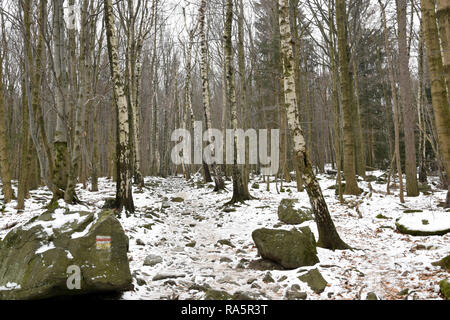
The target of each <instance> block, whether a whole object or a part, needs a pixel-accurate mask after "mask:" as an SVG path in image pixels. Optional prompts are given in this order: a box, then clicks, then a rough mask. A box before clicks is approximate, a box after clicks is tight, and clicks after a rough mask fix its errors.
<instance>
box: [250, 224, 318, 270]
mask: <svg viewBox="0 0 450 320" xmlns="http://www.w3.org/2000/svg"><path fill="white" fill-rule="evenodd" d="M252 238H253V241H254V242H255V245H256V247H257V248H258V252H259V254H260V255H261V257H263V258H265V259H269V260H272V261H275V262H276V263H278V264H280V265H282V266H283V267H284V268H286V269H295V268H298V267H302V266H312V265H315V264H316V263H318V262H319V258H317V250H316V241H315V238H314V234H313V233H312V232H311V230H310V229H309V228H308V227H304V228H300V229H299V230H298V229H296V228H293V229H292V230H290V231H288V230H273V229H266V228H263V229H257V230H255V231H253V233H252Z"/></svg>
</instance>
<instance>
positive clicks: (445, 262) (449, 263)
mask: <svg viewBox="0 0 450 320" xmlns="http://www.w3.org/2000/svg"><path fill="white" fill-rule="evenodd" d="M431 264H432V265H433V266H437V267H441V268H444V269H447V270H450V255H448V256H446V257H445V258H442V259H441V260H439V261H436V262H432V263H431Z"/></svg>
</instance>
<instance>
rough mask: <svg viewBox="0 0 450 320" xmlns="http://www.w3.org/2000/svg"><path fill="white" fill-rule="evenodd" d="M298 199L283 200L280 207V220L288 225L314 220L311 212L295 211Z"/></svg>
mask: <svg viewBox="0 0 450 320" xmlns="http://www.w3.org/2000/svg"><path fill="white" fill-rule="evenodd" d="M296 203H298V200H297V199H283V200H281V202H280V205H279V206H278V218H279V219H280V221H282V222H284V223H286V224H301V223H303V222H305V221H309V220H314V216H313V215H312V213H311V211H304V210H302V209H294V204H296Z"/></svg>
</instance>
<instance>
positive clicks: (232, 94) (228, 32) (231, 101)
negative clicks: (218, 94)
mask: <svg viewBox="0 0 450 320" xmlns="http://www.w3.org/2000/svg"><path fill="white" fill-rule="evenodd" d="M232 29H233V0H227V3H226V20H225V33H224V41H225V46H224V49H225V52H224V57H225V59H226V66H227V73H226V88H227V100H228V105H229V106H230V107H231V123H232V125H233V130H237V129H238V119H237V103H236V91H235V86H234V68H233V44H232V40H231V36H232ZM233 139H234V143H233V146H234V152H233V168H232V177H233V197H232V198H231V201H230V204H232V203H236V202H244V201H245V200H250V199H251V197H250V194H249V193H248V189H247V190H246V189H245V188H244V180H243V177H242V171H241V170H240V168H239V166H238V164H237V137H236V135H233ZM244 147H245V146H244ZM246 191H247V192H246Z"/></svg>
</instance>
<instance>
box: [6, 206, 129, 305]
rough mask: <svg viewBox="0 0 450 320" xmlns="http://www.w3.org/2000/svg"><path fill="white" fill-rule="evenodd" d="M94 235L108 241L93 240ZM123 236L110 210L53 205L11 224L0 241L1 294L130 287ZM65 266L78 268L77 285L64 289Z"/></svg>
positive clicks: (24, 296) (40, 295) (23, 296)
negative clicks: (96, 211)
mask: <svg viewBox="0 0 450 320" xmlns="http://www.w3.org/2000/svg"><path fill="white" fill-rule="evenodd" d="M97 237H109V238H110V242H109V244H110V245H108V244H107V243H108V242H106V244H105V243H103V245H100V246H98V245H97ZM128 244H129V241H128V237H127V236H126V235H125V233H124V231H123V229H122V226H121V225H120V222H119V221H118V220H117V218H116V217H115V214H114V212H113V211H103V212H101V213H99V214H93V213H88V212H69V213H66V212H64V211H63V209H59V210H56V211H55V213H54V214H52V215H51V218H50V219H49V212H45V213H44V214H42V215H41V216H39V217H35V218H33V219H31V220H30V221H28V222H27V223H25V224H24V225H22V226H19V227H17V228H15V229H13V230H11V231H10V232H9V233H8V234H7V235H6V236H5V238H4V240H3V241H1V242H0V287H4V286H6V285H7V284H8V283H10V284H11V283H13V284H16V286H15V288H13V289H12V290H0V300H2V299H7V300H28V299H44V298H51V297H56V296H66V295H79V294H90V293H98V292H111V291H118V292H119V291H126V290H129V289H131V288H132V278H131V274H130V268H129V264H128V257H127V251H128ZM69 266H78V267H79V268H80V271H81V289H80V290H69V289H68V287H67V280H68V277H69V276H70V275H69V274H68V273H67V271H68V267H69Z"/></svg>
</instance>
